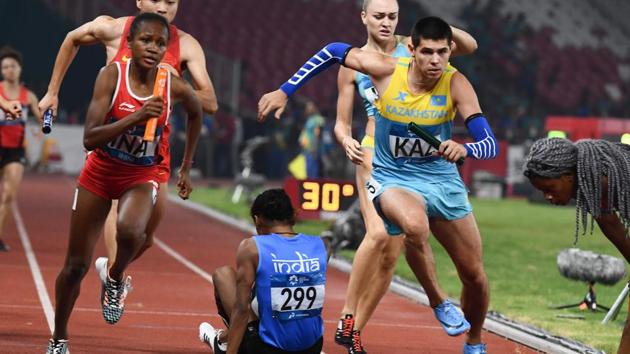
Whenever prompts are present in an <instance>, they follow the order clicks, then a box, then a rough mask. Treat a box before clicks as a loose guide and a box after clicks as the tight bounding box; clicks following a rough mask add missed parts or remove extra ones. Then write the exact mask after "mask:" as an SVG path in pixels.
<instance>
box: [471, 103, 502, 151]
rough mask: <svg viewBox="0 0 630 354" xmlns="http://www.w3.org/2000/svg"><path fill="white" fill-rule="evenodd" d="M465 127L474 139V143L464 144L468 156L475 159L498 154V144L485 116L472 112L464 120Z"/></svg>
mask: <svg viewBox="0 0 630 354" xmlns="http://www.w3.org/2000/svg"><path fill="white" fill-rule="evenodd" d="M466 127H467V128H468V132H469V133H470V135H471V136H472V138H473V139H475V142H474V143H466V144H464V147H465V148H466V151H467V152H468V156H470V157H472V158H474V159H477V160H489V159H492V158H494V157H496V156H497V155H498V154H499V144H498V143H497V139H496V138H495V137H494V134H493V133H492V129H490V125H488V121H487V120H486V117H484V116H483V115H482V114H481V113H478V114H474V115H472V116H470V117H469V118H468V119H467V120H466Z"/></svg>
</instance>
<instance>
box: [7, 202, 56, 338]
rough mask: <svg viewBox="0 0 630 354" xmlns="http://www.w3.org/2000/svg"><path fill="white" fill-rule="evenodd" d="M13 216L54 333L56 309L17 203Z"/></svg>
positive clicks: (40, 300) (45, 313)
mask: <svg viewBox="0 0 630 354" xmlns="http://www.w3.org/2000/svg"><path fill="white" fill-rule="evenodd" d="M13 216H14V218H15V224H16V226H17V229H18V234H19V235H20V240H21V241H22V247H24V253H25V254H26V259H27V260H28V265H29V268H30V269H31V275H33V281H34V282H35V287H36V288H37V295H38V296H39V302H40V303H41V304H42V308H43V309H44V315H46V322H48V328H49V329H50V333H52V332H53V330H54V328H55V324H54V323H55V311H54V310H53V306H52V302H51V301H50V297H49V296H48V291H47V290H46V283H44V278H43V277H42V271H41V269H40V268H39V264H38V263H37V258H36V257H35V253H34V252H33V247H32V246H31V241H30V239H29V237H28V233H27V232H26V227H24V221H23V220H22V215H20V211H19V210H18V207H17V204H13Z"/></svg>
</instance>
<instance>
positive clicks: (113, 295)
mask: <svg viewBox="0 0 630 354" xmlns="http://www.w3.org/2000/svg"><path fill="white" fill-rule="evenodd" d="M126 283H127V282H126V281H115V280H112V279H110V278H109V277H107V281H105V283H104V284H103V287H102V288H101V307H102V310H103V318H104V319H105V322H107V323H109V324H116V323H117V322H118V321H119V320H120V317H122V314H123V311H124V310H125V298H126V297H127V291H126V286H127V284H126Z"/></svg>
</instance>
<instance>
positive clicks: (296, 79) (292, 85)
mask: <svg viewBox="0 0 630 354" xmlns="http://www.w3.org/2000/svg"><path fill="white" fill-rule="evenodd" d="M350 49H352V47H351V46H350V45H349V44H346V43H340V42H335V43H330V44H328V45H327V46H325V47H324V48H322V49H321V50H320V51H319V52H317V54H315V55H313V56H312V57H311V58H310V59H309V60H307V61H306V63H304V65H302V67H301V68H300V70H298V71H297V72H296V73H295V74H293V76H292V77H291V78H290V79H289V80H288V81H287V82H285V83H284V84H282V86H280V90H282V91H283V92H284V93H286V94H287V96H291V95H292V94H293V93H294V92H295V91H297V90H298V89H299V88H300V87H302V85H304V84H305V83H306V82H307V81H308V80H310V79H311V78H312V77H314V76H315V75H317V74H319V73H320V72H322V71H324V70H326V69H328V68H329V67H330V66H331V65H333V64H335V63H339V64H343V62H344V61H345V59H346V55H348V52H349V51H350Z"/></svg>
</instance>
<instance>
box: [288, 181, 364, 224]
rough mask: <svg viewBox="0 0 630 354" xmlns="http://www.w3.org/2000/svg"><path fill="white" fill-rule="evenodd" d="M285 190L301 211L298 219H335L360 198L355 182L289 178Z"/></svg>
mask: <svg viewBox="0 0 630 354" xmlns="http://www.w3.org/2000/svg"><path fill="white" fill-rule="evenodd" d="M284 190H285V191H286V192H287V194H288V195H289V197H291V202H293V205H294V206H295V207H296V208H297V209H298V210H299V212H298V219H311V220H312V219H334V218H336V217H338V216H339V215H340V214H341V213H343V212H344V211H346V210H348V208H350V206H351V205H352V203H354V201H355V200H356V198H357V197H358V192H357V188H356V186H355V184H354V182H352V181H342V180H331V179H305V180H297V179H295V178H293V177H289V178H287V179H286V180H285V181H284Z"/></svg>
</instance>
